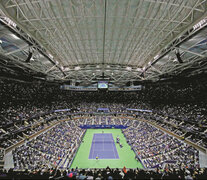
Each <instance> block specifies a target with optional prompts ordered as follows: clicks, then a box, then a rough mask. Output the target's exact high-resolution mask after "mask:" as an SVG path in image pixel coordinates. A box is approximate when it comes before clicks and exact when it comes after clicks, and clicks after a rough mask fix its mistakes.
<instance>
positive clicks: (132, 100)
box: [0, 80, 207, 168]
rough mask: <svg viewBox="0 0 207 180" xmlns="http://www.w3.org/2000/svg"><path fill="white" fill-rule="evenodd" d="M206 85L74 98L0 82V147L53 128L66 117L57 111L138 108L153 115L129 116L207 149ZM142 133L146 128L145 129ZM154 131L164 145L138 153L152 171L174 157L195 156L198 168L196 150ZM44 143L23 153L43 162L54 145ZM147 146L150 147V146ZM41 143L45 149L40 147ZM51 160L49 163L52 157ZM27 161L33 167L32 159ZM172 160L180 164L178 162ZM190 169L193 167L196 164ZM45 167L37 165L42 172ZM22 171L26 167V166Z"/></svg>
mask: <svg viewBox="0 0 207 180" xmlns="http://www.w3.org/2000/svg"><path fill="white" fill-rule="evenodd" d="M206 84H207V83H203V84H199V82H191V83H188V84H185V83H184V84H174V85H173V84H155V85H148V84H147V85H146V86H145V88H143V89H142V90H141V91H139V92H70V91H64V90H61V89H60V88H59V85H52V84H48V83H40V82H36V83H24V82H16V81H11V80H0V89H1V90H0V99H1V105H0V147H1V148H8V147H10V146H12V145H14V144H15V143H17V142H19V141H21V140H24V139H25V138H26V137H27V136H30V135H32V134H34V133H36V132H38V131H40V130H42V129H44V128H45V127H47V126H49V125H50V122H53V120H54V121H57V120H58V118H60V119H62V118H63V119H64V117H66V115H64V113H55V112H54V111H53V110H56V109H71V112H94V111H97V108H109V110H110V112H119V113H123V114H124V113H129V111H128V110H127V108H132V109H133V108H134V109H148V110H151V111H152V113H145V112H135V111H131V112H130V113H133V115H135V116H136V117H137V118H140V119H146V120H148V121H150V122H153V123H156V124H158V125H159V126H161V127H163V128H165V129H167V130H169V131H171V132H173V133H175V134H177V135H179V136H182V137H183V138H184V139H188V140H190V141H192V142H194V143H196V144H198V145H200V146H202V147H204V148H207V120H206V119H207V113H206V112H207V104H206V100H207V93H206V92H207V87H206ZM81 122H82V123H86V124H88V123H89V124H105V123H106V124H125V125H129V126H130V127H131V128H129V129H128V131H129V134H133V133H135V132H134V130H133V129H135V128H137V127H138V128H139V126H138V125H139V123H137V122H134V121H133V123H132V122H131V121H129V120H128V119H127V118H126V119H122V120H120V119H118V118H116V117H113V116H108V117H98V116H97V117H94V118H93V117H92V118H88V119H87V120H85V119H82V120H81V118H80V120H79V123H80V124H81ZM74 125H78V123H77V122H74ZM143 127H145V125H144V124H143ZM151 131H152V133H153V134H154V135H155V136H154V137H153V138H155V139H156V137H157V138H158V137H159V138H161V142H163V143H161V144H153V145H154V147H151V146H150V148H149V152H148V153H141V152H142V148H143V146H141V142H140V146H138V147H136V151H137V153H139V152H140V153H141V156H142V158H143V159H144V160H148V161H145V164H146V166H147V167H152V166H156V163H154V162H155V161H156V162H160V163H161V164H162V162H163V161H166V160H168V159H169V157H172V153H173V154H176V155H177V156H179V155H181V156H182V157H184V159H183V158H181V160H182V161H183V162H184V163H185V162H186V161H185V159H186V158H187V157H188V155H190V156H192V157H193V158H194V159H193V163H194V164H196V162H197V158H196V157H197V154H196V153H192V152H194V149H193V150H192V148H191V147H188V146H186V145H185V144H183V143H182V142H180V141H178V140H175V139H173V138H172V137H168V136H167V135H163V134H162V133H161V132H159V131H157V130H153V128H151ZM57 133H58V132H57ZM134 135H136V133H135V134H134ZM40 137H41V136H40ZM145 137H148V138H149V136H148V134H143V137H139V138H140V141H142V140H143V141H144V139H142V138H145ZM42 138H43V139H44V140H42V139H38V138H37V139H36V140H35V141H34V142H33V141H31V142H28V144H27V145H26V146H21V147H20V148H22V151H23V150H26V149H27V150H28V151H31V152H30V153H31V154H36V156H37V159H38V158H40V156H39V155H42V152H43V151H45V148H44V147H43V146H44V144H46V145H45V146H47V144H48V143H50V140H48V139H47V140H46V142H45V138H44V137H42ZM150 138H152V137H150ZM152 141H153V139H152ZM146 142H147V141H146ZM148 142H149V143H148V144H147V143H146V146H147V145H149V144H150V142H151V141H148ZM167 142H169V143H167ZM41 143H42V146H39V144H41ZM130 143H131V142H130ZM154 143H158V142H154ZM161 145H162V146H161ZM37 146H38V148H37ZM56 146H57V149H56V150H55V151H58V148H59V147H58V145H56ZM163 146H164V149H165V150H166V152H165V153H164V154H167V155H164V154H163V153H160V154H156V156H155V157H154V158H153V157H152V156H151V155H152V154H153V155H154V152H156V151H157V152H160V150H161V149H162V148H163ZM178 146H180V147H182V148H184V149H185V152H186V153H187V155H185V154H182V153H181V148H179V147H178ZM34 147H35V148H34ZM24 148H26V149H24ZM41 148H43V149H41ZM169 149H173V151H168V150H169ZM41 151H42V152H41ZM47 151H50V149H47ZM20 152H21V151H20ZM60 153H61V155H62V154H64V152H62V151H61V152H60ZM60 153H57V156H58V158H59V157H61V155H60ZM20 154H21V153H20ZM38 154H39V155H38ZM160 156H161V157H160ZM47 158H48V159H49V157H48V156H47ZM23 159H24V158H23ZM171 159H172V158H171ZM27 160H28V161H31V159H27ZM173 160H174V161H176V160H177V159H176V158H175V159H173ZM187 163H190V164H191V162H187ZM17 164H18V163H17ZM20 164H21V163H20ZM25 164H27V163H25ZM42 164H43V163H42ZM42 164H41V163H40V164H38V167H39V166H41V165H42ZM21 166H22V167H24V163H23V164H21ZM189 166H191V165H189ZM24 168H25V167H24Z"/></svg>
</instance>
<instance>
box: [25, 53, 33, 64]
mask: <svg viewBox="0 0 207 180" xmlns="http://www.w3.org/2000/svg"><path fill="white" fill-rule="evenodd" d="M31 58H32V52H29V55H28V57H27V59H26V61H25V62H26V63H29V62H30V59H31Z"/></svg>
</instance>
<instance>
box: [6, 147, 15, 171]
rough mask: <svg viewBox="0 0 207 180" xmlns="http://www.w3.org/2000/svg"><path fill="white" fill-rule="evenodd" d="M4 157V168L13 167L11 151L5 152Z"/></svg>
mask: <svg viewBox="0 0 207 180" xmlns="http://www.w3.org/2000/svg"><path fill="white" fill-rule="evenodd" d="M4 158H5V162H4V169H6V170H9V169H10V168H14V161H13V156H12V151H10V152H8V153H7V154H5V156H4Z"/></svg>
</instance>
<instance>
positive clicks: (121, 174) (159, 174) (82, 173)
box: [0, 167, 207, 180]
mask: <svg viewBox="0 0 207 180" xmlns="http://www.w3.org/2000/svg"><path fill="white" fill-rule="evenodd" d="M206 176H207V169H200V168H198V169H190V168H180V169H175V168H171V167H167V168H166V169H164V170H163V169H159V168H157V169H155V170H147V169H126V168H125V167H123V169H118V168H117V169H111V168H110V167H106V168H103V169H78V168H76V169H65V170H61V169H59V168H42V169H35V170H33V171H30V170H24V171H14V170H13V169H10V170H9V171H8V172H7V171H6V170H5V171H3V170H0V178H1V179H5V180H6V179H13V180H23V179H50V180H65V179H77V180H86V179H88V180H89V179H90V180H102V179H106V180H112V179H143V180H149V179H150V180H151V179H160V180H161V179H162V180H167V179H186V180H200V179H203V180H204V179H206Z"/></svg>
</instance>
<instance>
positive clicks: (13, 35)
mask: <svg viewBox="0 0 207 180" xmlns="http://www.w3.org/2000/svg"><path fill="white" fill-rule="evenodd" d="M11 37H13V38H14V39H20V38H19V37H18V36H16V35H15V34H11Z"/></svg>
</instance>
